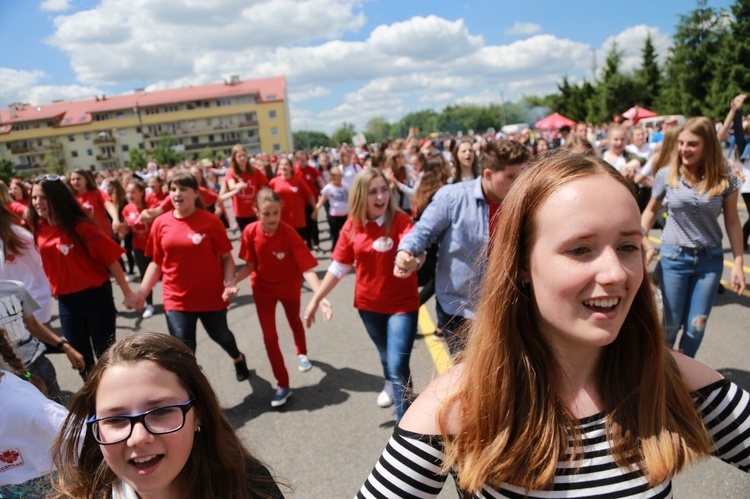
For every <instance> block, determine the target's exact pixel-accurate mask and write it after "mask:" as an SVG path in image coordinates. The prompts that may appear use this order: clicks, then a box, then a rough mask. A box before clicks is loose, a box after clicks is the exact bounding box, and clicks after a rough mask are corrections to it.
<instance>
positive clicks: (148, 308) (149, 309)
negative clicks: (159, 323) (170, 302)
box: [141, 305, 154, 319]
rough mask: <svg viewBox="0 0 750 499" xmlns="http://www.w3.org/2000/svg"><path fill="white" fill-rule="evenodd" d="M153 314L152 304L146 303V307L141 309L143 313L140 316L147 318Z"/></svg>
mask: <svg viewBox="0 0 750 499" xmlns="http://www.w3.org/2000/svg"><path fill="white" fill-rule="evenodd" d="M153 316H154V307H153V306H152V305H146V308H144V309H143V314H142V315H141V317H143V318H144V319H148V318H150V317H153Z"/></svg>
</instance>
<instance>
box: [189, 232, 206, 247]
mask: <svg viewBox="0 0 750 499" xmlns="http://www.w3.org/2000/svg"><path fill="white" fill-rule="evenodd" d="M187 237H188V239H190V240H191V241H193V244H195V245H196V246H198V245H199V244H200V243H201V241H203V240H204V239H205V238H206V235H205V234H195V233H193V234H188V235H187Z"/></svg>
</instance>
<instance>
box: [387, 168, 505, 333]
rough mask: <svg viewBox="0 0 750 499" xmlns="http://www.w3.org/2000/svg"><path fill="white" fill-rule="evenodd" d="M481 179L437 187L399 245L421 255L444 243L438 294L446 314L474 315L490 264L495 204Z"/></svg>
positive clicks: (436, 271) (439, 270)
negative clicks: (492, 205) (487, 247)
mask: <svg viewBox="0 0 750 499" xmlns="http://www.w3.org/2000/svg"><path fill="white" fill-rule="evenodd" d="M481 182H482V179H481V177H479V178H477V179H475V180H472V181H467V182H460V183H458V184H451V185H446V186H445V187H443V188H441V189H440V190H439V191H437V193H436V194H435V197H434V198H433V199H432V202H431V203H430V204H429V206H427V209H425V211H424V213H422V218H420V219H419V222H417V223H416V224H415V225H414V228H413V229H412V231H411V232H410V233H409V234H407V235H406V237H404V238H403V239H402V240H401V243H400V244H399V245H398V249H399V250H405V251H409V252H411V253H412V254H413V255H418V254H420V253H421V252H422V251H425V250H426V249H427V248H429V247H430V245H432V244H433V243H435V242H437V243H438V244H439V246H440V248H439V250H438V262H437V268H436V270H435V296H436V298H437V300H438V303H440V306H441V307H442V309H443V310H444V311H445V312H446V313H448V314H451V315H460V316H463V317H466V318H469V319H473V318H474V314H475V312H476V304H475V297H476V292H477V291H478V286H479V284H480V283H481V280H482V277H483V276H484V270H485V267H486V264H487V255H486V253H485V245H486V244H487V240H488V238H489V213H490V208H489V206H488V205H487V201H486V200H485V199H484V194H483V193H482V183H481Z"/></svg>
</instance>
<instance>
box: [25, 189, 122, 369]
mask: <svg viewBox="0 0 750 499" xmlns="http://www.w3.org/2000/svg"><path fill="white" fill-rule="evenodd" d="M31 204H32V206H33V208H34V209H33V210H30V212H29V226H30V227H31V230H32V232H33V233H34V239H35V241H36V245H37V247H38V248H39V253H40V254H41V256H42V266H43V267H44V273H45V275H46V276H47V280H49V283H50V288H51V289H52V294H53V295H56V296H57V300H58V306H59V312H60V323H61V325H62V330H63V335H64V336H65V338H66V339H67V340H68V341H69V342H70V344H71V345H72V346H73V348H75V349H76V350H78V351H79V352H81V354H83V357H84V360H85V361H86V369H85V372H84V374H83V375H84V376H85V373H87V372H88V371H89V370H90V369H91V368H92V367H93V365H94V361H95V357H99V356H100V355H102V354H103V353H104V351H105V350H106V349H107V348H108V347H109V346H110V345H111V344H112V343H113V342H114V341H115V315H116V313H117V311H116V310H115V304H114V298H113V297H112V284H111V283H110V281H109V278H110V274H111V275H112V276H114V278H115V280H116V281H117V284H118V285H119V286H120V289H122V292H123V294H124V295H125V301H124V303H125V305H126V307H128V308H132V307H134V305H135V302H136V296H135V293H133V292H132V291H131V290H130V286H129V285H128V281H127V280H126V279H125V274H124V273H123V271H122V267H121V266H120V263H119V259H120V256H121V255H122V253H123V249H122V248H121V247H120V245H118V244H117V243H116V242H114V241H113V240H112V237H111V236H110V235H109V234H104V233H103V232H102V231H101V230H99V229H98V228H97V227H96V226H95V225H94V224H93V223H92V221H91V218H89V216H88V215H87V214H86V213H85V212H84V211H83V209H82V208H81V206H80V204H78V202H77V201H76V199H75V197H73V194H72V193H71V192H70V190H69V189H68V187H67V186H66V185H65V184H64V183H63V182H62V180H61V178H60V177H59V176H58V175H40V176H38V177H37V178H36V181H35V182H34V186H33V187H32V190H31ZM92 343H93V350H92V348H91V346H92Z"/></svg>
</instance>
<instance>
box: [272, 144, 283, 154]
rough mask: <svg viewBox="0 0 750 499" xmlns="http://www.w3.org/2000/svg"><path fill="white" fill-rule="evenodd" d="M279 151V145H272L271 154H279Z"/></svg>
mask: <svg viewBox="0 0 750 499" xmlns="http://www.w3.org/2000/svg"><path fill="white" fill-rule="evenodd" d="M279 151H281V146H280V145H279V144H274V145H273V152H279Z"/></svg>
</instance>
